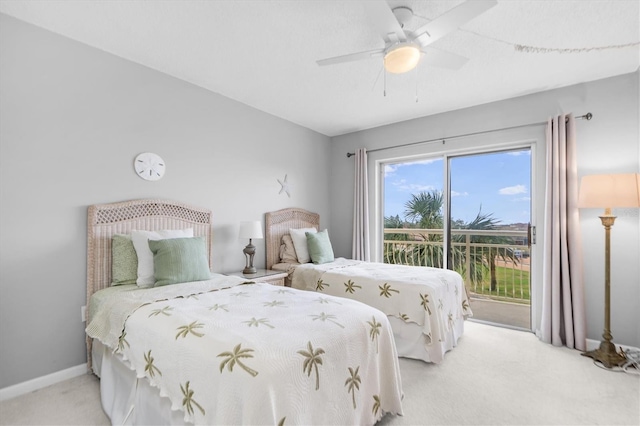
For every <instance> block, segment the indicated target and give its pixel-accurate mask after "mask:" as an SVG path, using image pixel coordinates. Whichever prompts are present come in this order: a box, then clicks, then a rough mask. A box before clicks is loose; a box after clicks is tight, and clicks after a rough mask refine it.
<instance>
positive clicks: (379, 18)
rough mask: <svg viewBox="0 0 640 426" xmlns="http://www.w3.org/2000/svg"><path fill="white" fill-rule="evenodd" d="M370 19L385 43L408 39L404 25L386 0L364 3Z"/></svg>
mask: <svg viewBox="0 0 640 426" xmlns="http://www.w3.org/2000/svg"><path fill="white" fill-rule="evenodd" d="M362 4H363V5H364V6H365V10H366V13H367V16H368V17H369V20H370V21H371V23H372V24H373V28H375V29H376V31H377V32H378V34H380V37H382V39H383V40H384V42H385V43H389V42H391V41H393V40H394V39H395V40H396V41H406V40H407V35H406V34H405V33H404V30H403V29H402V26H400V23H399V22H398V20H397V19H396V17H395V15H394V14H393V12H392V11H391V9H390V8H389V5H388V4H387V2H386V1H384V0H375V1H366V2H363V3H362ZM389 34H391V36H389Z"/></svg>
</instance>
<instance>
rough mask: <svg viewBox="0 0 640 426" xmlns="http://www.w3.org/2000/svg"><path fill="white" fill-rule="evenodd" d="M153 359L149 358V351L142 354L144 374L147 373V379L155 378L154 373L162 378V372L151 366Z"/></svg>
mask: <svg viewBox="0 0 640 426" xmlns="http://www.w3.org/2000/svg"><path fill="white" fill-rule="evenodd" d="M153 361H154V359H153V357H152V356H151V351H149V352H147V353H146V354H144V362H145V363H146V364H145V366H144V371H145V373H149V377H155V376H156V373H158V374H159V375H161V376H162V372H161V371H160V369H159V368H158V367H156V366H155V365H153Z"/></svg>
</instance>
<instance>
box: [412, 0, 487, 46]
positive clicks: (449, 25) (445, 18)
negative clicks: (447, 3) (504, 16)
mask: <svg viewBox="0 0 640 426" xmlns="http://www.w3.org/2000/svg"><path fill="white" fill-rule="evenodd" d="M496 4H498V2H497V1H496V0H468V1H466V2H464V3H462V4H461V5H459V6H456V7H454V8H453V9H451V10H450V11H448V12H446V13H445V14H443V15H441V16H439V17H438V18H436V19H434V20H433V21H431V22H429V23H427V24H425V25H423V26H421V27H420V28H418V29H417V30H416V31H415V32H414V35H413V40H414V41H416V42H418V43H419V44H420V45H421V46H423V47H424V46H427V45H429V44H431V43H433V42H434V41H436V40H438V39H440V38H442V37H444V36H445V35H447V34H449V33H450V32H452V31H454V30H456V29H457V28H459V27H461V26H462V25H464V24H466V23H467V22H469V21H470V20H472V19H473V18H475V17H476V16H478V15H481V14H482V13H484V12H486V11H487V10H489V9H491V8H492V7H493V6H495V5H496Z"/></svg>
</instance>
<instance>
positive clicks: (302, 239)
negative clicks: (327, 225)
mask: <svg viewBox="0 0 640 426" xmlns="http://www.w3.org/2000/svg"><path fill="white" fill-rule="evenodd" d="M306 232H309V233H311V234H315V233H316V232H318V230H317V229H316V228H300V229H293V228H292V229H289V234H290V235H291V239H292V240H293V248H295V249H296V256H298V262H300V263H309V262H310V261H311V256H310V255H309V249H308V248H307V235H306Z"/></svg>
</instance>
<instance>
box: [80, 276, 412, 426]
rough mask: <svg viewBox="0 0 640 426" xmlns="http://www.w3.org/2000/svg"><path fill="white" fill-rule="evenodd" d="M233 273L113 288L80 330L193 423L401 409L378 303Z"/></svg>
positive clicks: (345, 416) (314, 419)
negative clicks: (161, 284)
mask: <svg viewBox="0 0 640 426" xmlns="http://www.w3.org/2000/svg"><path fill="white" fill-rule="evenodd" d="M239 282H242V279H235V278H234V279H232V278H231V277H223V278H215V279H213V280H212V281H206V282H198V283H187V284H178V285H172V286H167V287H162V288H156V289H142V290H132V291H126V292H117V291H113V293H114V294H113V295H112V296H113V297H112V298H111V297H110V298H109V299H108V300H106V301H103V302H102V303H101V304H100V308H99V309H98V310H97V312H94V313H93V316H92V320H91V322H90V324H89V326H88V327H87V333H88V334H89V336H90V337H93V338H97V339H99V340H100V341H101V342H103V343H104V344H106V345H107V346H109V347H110V348H111V349H112V350H114V351H116V352H119V353H121V354H122V356H123V357H124V359H125V360H127V362H128V363H130V367H131V368H132V369H134V370H135V371H136V372H137V375H138V377H146V378H147V379H148V380H149V381H150V383H151V384H152V385H153V386H156V387H158V388H160V393H161V395H163V396H167V397H168V398H169V399H170V400H171V403H172V409H173V410H183V411H184V420H185V421H188V422H193V423H195V424H272V425H276V424H373V423H375V422H376V421H377V420H379V419H380V418H381V417H382V416H383V414H384V413H385V412H391V413H398V414H402V405H401V398H402V386H401V379H400V370H399V365H398V359H397V354H396V349H395V345H394V342H393V335H392V331H391V328H390V325H389V322H388V319H387V317H386V316H385V315H384V314H383V313H382V312H380V311H378V310H376V309H373V308H371V307H369V306H366V305H364V304H362V303H359V302H356V301H351V300H347V299H339V298H334V297H331V296H325V295H319V294H317V293H310V292H303V291H297V290H295V289H289V288H283V287H276V286H272V285H269V284H261V283H259V284H246V285H244V284H243V285H238V284H239ZM105 322H106V323H105ZM116 335H117V337H116V338H114V336H116Z"/></svg>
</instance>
